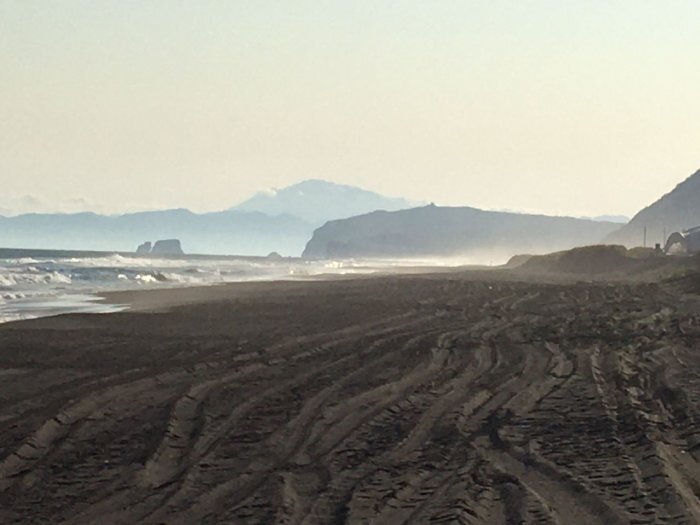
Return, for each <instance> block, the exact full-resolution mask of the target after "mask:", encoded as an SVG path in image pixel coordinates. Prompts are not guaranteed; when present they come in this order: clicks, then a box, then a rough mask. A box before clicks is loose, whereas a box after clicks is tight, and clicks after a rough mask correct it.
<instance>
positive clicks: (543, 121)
mask: <svg viewBox="0 0 700 525" xmlns="http://www.w3.org/2000/svg"><path fill="white" fill-rule="evenodd" d="M699 23H700V2H699V1H697V0H686V1H681V0H664V1H662V0H653V1H652V0H617V1H615V0H610V1H602V0H601V1H595V2H591V1H588V0H577V1H573V0H549V1H544V0H512V1H503V0H481V1H468V0H455V1H448V0H439V1H436V0H424V1H418V0H395V1H384V0H366V1H363V0H352V1H349V0H336V1H323V0H315V1H310V0H294V1H289V0H280V1H267V0H250V1H236V0H228V1H225V0H221V1H206V0H196V1H195V0H192V1H177V0H160V1H155V0H152V1H146V0H138V1H136V0H134V1H127V0H113V1H106V0H84V1H72V0H53V1H47V0H39V1H34V0H0V209H2V208H4V209H5V210H7V209H8V208H10V210H9V211H17V210H19V209H23V210H26V209H28V208H36V209H40V208H42V207H44V208H45V207H46V206H47V204H46V203H51V204H50V205H49V206H52V207H56V208H61V209H83V208H90V207H93V208H96V209H99V210H107V211H116V210H132V209H143V208H158V207H189V208H192V209H195V210H213V209H221V208H225V207H228V206H230V205H233V204H235V203H237V202H238V201H240V200H242V199H243V198H245V197H247V196H248V195H249V194H251V193H252V192H254V191H255V190H257V189H260V188H265V187H281V186H285V185H288V184H291V183H294V182H296V181H299V180H302V179H305V178H323V179H328V180H332V181H336V182H341V183H346V184H355V185H360V186H363V187H366V188H368V189H372V190H376V191H379V192H382V193H386V194H389V195H393V196H404V197H408V198H412V199H419V200H428V201H435V202H436V203H439V204H449V205H461V204H465V205H472V206H477V207H483V208H489V209H516V210H526V211H538V212H544V213H567V214H573V215H595V214H603V213H623V214H633V213H634V212H636V211H637V210H638V209H639V208H640V207H642V206H644V205H647V204H649V203H650V202H651V201H653V200H655V199H656V198H657V197H659V196H660V195H661V194H663V193H665V192H667V191H669V190H670V189H672V188H673V186H674V185H675V184H677V183H678V182H680V181H681V180H683V179H685V178H686V177H687V176H689V175H690V174H691V173H692V172H694V171H695V170H696V169H698V168H700V96H699V94H698V93H699V89H700V31H699V30H698V24H699ZM42 203H43V204H42Z"/></svg>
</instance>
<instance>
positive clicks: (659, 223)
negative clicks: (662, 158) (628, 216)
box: [605, 170, 700, 248]
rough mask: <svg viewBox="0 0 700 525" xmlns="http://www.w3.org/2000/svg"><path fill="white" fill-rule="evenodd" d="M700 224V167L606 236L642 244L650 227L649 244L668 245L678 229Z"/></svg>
mask: <svg viewBox="0 0 700 525" xmlns="http://www.w3.org/2000/svg"><path fill="white" fill-rule="evenodd" d="M695 226H700V170H699V171H697V172H695V174H693V175H691V176H690V177H689V178H688V179H686V180H685V181H684V182H681V183H680V184H679V185H678V186H676V188H675V189H674V190H673V191H671V192H670V193H668V194H666V195H664V196H663V197H661V198H660V199H659V200H657V201H656V202H654V203H653V204H651V205H650V206H648V207H646V208H644V209H643V210H642V211H640V212H639V213H638V214H637V215H635V216H634V217H633V218H632V220H631V221H630V222H629V223H627V224H626V225H625V226H623V227H622V228H620V229H619V230H617V231H615V232H613V233H611V234H610V235H608V236H607V237H606V238H605V242H606V243H608V244H622V245H625V246H627V247H629V248H632V247H635V246H642V245H643V243H644V229H645V228H646V240H647V246H653V245H654V244H656V243H660V244H661V246H663V245H664V244H665V237H664V234H665V236H666V237H668V236H669V235H670V234H671V233H673V232H674V231H682V230H686V229H689V228H693V227H695Z"/></svg>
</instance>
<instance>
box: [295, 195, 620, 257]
mask: <svg viewBox="0 0 700 525" xmlns="http://www.w3.org/2000/svg"><path fill="white" fill-rule="evenodd" d="M618 227H619V224H614V223H609V222H596V221H588V220H581V219H574V218H569V217H548V216H543V215H526V214H515V213H504V212H490V211H483V210H479V209H476V208H468V207H460V208H448V207H437V206H432V205H431V206H425V207H421V208H414V209H410V210H402V211H396V212H374V213H370V214H367V215H362V216H359V217H353V218H351V219H345V220H338V221H332V222H329V223H327V224H325V225H324V226H323V227H321V228H319V229H318V230H316V231H315V232H314V236H313V238H312V239H311V241H309V243H308V244H307V246H306V250H304V256H305V257H309V258H334V257H408V258H414V257H470V258H475V259H478V260H479V261H481V262H488V261H489V260H490V259H491V260H494V261H499V260H503V261H505V260H506V259H507V258H508V257H510V256H512V255H515V254H516V253H523V252H527V253H546V252H551V251H555V250H565V249H569V248H573V247H575V246H582V245H587V244H595V243H597V242H598V241H599V240H600V239H601V238H603V237H605V236H606V235H607V234H609V233H611V232H612V231H614V230H615V229H616V228H618Z"/></svg>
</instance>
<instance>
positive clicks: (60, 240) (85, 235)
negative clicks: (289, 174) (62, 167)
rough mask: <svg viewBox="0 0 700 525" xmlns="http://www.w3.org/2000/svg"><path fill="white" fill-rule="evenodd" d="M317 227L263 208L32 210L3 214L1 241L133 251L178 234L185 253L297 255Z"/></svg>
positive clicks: (8, 244)
mask: <svg viewBox="0 0 700 525" xmlns="http://www.w3.org/2000/svg"><path fill="white" fill-rule="evenodd" d="M312 230H313V225H311V224H309V223H307V222H305V221H302V220H301V219H298V218H296V217H292V216H290V215H278V216H276V217H270V216H268V215H265V214H264V213H258V212H238V211H224V212H217V213H204V214H196V213H192V212H191V211H188V210H164V211H152V212H142V213H131V214H127V215H118V216H113V217H112V216H104V215H97V214H94V213H77V214H66V215H61V214H28V215H20V216H18V217H7V218H6V217H2V218H0V246H2V247H12V248H45V249H57V250H105V251H124V252H128V251H135V250H136V248H137V246H138V245H140V244H141V243H143V242H144V241H147V240H149V239H162V238H166V239H167V238H176V239H179V240H180V241H181V242H182V248H183V249H184V250H185V252H186V253H211V254H236V255H266V254H268V253H270V252H272V251H275V250H276V251H279V252H282V253H285V254H295V255H296V254H299V253H300V252H301V249H302V248H303V246H304V244H305V243H306V241H308V239H309V236H310V233H311V231H312Z"/></svg>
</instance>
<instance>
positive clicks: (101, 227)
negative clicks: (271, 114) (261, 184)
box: [0, 180, 414, 255]
mask: <svg viewBox="0 0 700 525" xmlns="http://www.w3.org/2000/svg"><path fill="white" fill-rule="evenodd" d="M413 204H414V203H411V202H409V201H406V200H404V199H394V198H389V197H384V196H382V195H379V194H377V193H373V192H370V191H366V190H363V189H360V188H355V187H352V186H343V185H339V184H334V183H331V182H326V181H321V180H308V181H304V182H301V183H299V184H295V185H293V186H289V187H287V188H283V189H280V190H275V191H274V192H268V193H258V194H257V195H255V196H253V197H251V198H250V199H248V200H246V201H245V202H243V203H241V204H239V205H237V206H234V207H233V208H231V209H229V210H226V211H222V212H215V213H203V214H197V213H193V212H191V211H189V210H185V209H174V210H162V211H151V212H141V213H130V214H125V215H117V216H108V215H99V214H95V213H74V214H25V215H19V216H16V217H1V216H0V247H8V248H45V249H61V250H67V249H71V250H77V249H85V250H106V251H112V250H114V251H135V250H136V248H137V246H138V245H140V244H141V243H143V242H144V241H147V240H149V239H168V238H176V239H179V240H180V241H181V242H182V247H183V249H184V250H185V251H186V252H187V253H208V254H236V255H267V254H268V253H270V252H272V251H277V252H280V253H282V254H284V255H299V254H300V253H301V252H302V250H303V249H304V246H305V245H306V243H307V241H308V240H309V239H310V238H311V235H312V233H313V231H314V228H316V227H318V226H320V225H321V224H323V223H325V222H326V221H328V220H332V219H338V218H343V217H348V216H351V215H354V214H360V213H367V212H370V211H374V210H377V209H387V210H395V209H400V208H403V207H410V206H411V205H413Z"/></svg>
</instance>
